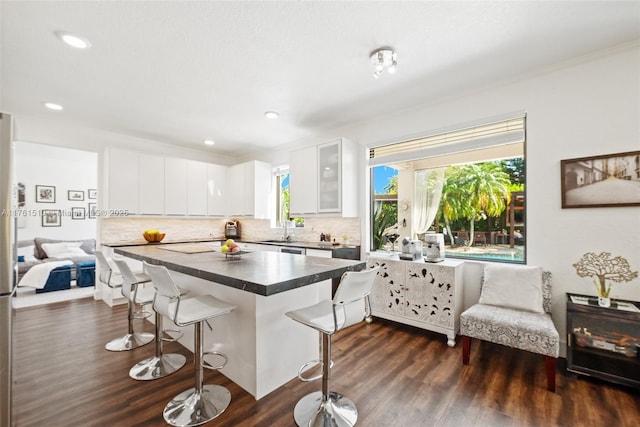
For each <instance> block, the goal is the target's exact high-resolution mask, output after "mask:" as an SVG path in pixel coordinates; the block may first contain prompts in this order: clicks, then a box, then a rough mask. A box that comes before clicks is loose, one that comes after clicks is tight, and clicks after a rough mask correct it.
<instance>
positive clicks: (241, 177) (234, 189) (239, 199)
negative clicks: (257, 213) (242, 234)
mask: <svg viewBox="0 0 640 427" xmlns="http://www.w3.org/2000/svg"><path fill="white" fill-rule="evenodd" d="M245 168H246V165H245V164H244V163H240V164H238V165H233V166H229V169H228V175H227V178H228V181H227V188H228V189H229V194H228V195H227V203H228V210H227V214H228V215H229V216H232V217H235V216H244V215H245V212H246V209H245V201H244V200H245V185H244V183H245V181H246V174H245Z"/></svg>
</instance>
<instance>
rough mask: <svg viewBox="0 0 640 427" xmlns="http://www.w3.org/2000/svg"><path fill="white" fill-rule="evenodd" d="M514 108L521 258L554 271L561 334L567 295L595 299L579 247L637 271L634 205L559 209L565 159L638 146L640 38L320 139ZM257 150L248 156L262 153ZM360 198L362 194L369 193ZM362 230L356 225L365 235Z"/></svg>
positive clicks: (386, 137) (474, 270)
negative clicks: (521, 186)
mask: <svg viewBox="0 0 640 427" xmlns="http://www.w3.org/2000/svg"><path fill="white" fill-rule="evenodd" d="M519 110H524V111H526V113H527V144H526V167H527V171H526V173H527V194H526V200H527V264H529V265H541V266H543V267H544V268H545V269H547V270H549V271H551V273H552V275H553V286H554V294H553V318H554V322H555V324H556V326H557V327H558V330H559V332H560V336H561V337H562V338H564V337H566V334H565V323H566V321H565V317H566V310H565V293H566V292H576V293H585V294H591V295H595V291H594V288H593V284H592V281H591V279H590V278H580V277H578V276H577V275H576V272H575V269H574V268H573V267H572V264H574V263H576V262H577V261H578V260H579V259H580V258H581V256H582V255H583V254H584V253H586V252H596V253H600V252H602V251H607V252H611V253H612V254H613V255H620V256H622V257H624V258H626V259H627V260H628V261H629V262H630V264H631V268H632V269H633V270H634V271H637V270H640V207H620V208H587V209H562V208H561V195H560V161H561V160H562V159H568V158H575V157H583V156H593V155H599V154H609V153H620V152H627V151H636V150H640V43H634V44H631V45H626V46H621V47H620V48H619V49H615V50H611V51H607V52H600V53H598V54H594V55H592V56H590V57H583V58H578V59H576V60H573V61H568V62H567V63H564V64H559V65H558V66H557V67H555V68H552V69H548V70H545V71H544V72H541V73H538V74H536V75H531V76H527V77H526V78H525V77H523V78H522V79H520V80H514V81H511V82H502V84H500V85H498V84H496V85H495V86H494V87H491V88H483V89H480V90H478V91H477V92H475V93H473V94H467V95H466V96H460V97H456V98H452V99H448V100H443V101H442V102H440V103H438V104H437V105H433V104H432V105H426V106H421V107H416V108H414V109H411V110H407V111H401V112H398V113H397V114H394V115H389V116H384V117H376V118H375V119H372V120H370V121H367V122H365V123H360V124H358V125H357V126H353V127H346V128H342V129H337V130H334V131H332V132H331V134H327V135H326V138H319V139H320V140H328V139H330V138H333V137H335V136H336V134H337V135H339V136H344V137H346V138H349V139H352V140H353V141H356V142H358V143H360V144H362V145H365V146H376V145H382V144H385V143H391V142H395V141H398V140H402V139H404V137H406V136H408V135H417V134H420V133H427V131H429V130H433V129H438V128H441V127H444V126H449V125H454V124H456V123H464V122H467V121H471V120H475V119H480V118H484V117H490V116H494V115H498V114H501V113H507V112H512V111H519ZM317 142H319V141H317V140H316V141H309V142H308V141H303V142H300V144H299V145H300V146H303V145H308V144H309V143H317ZM295 145H296V144H293V145H292V146H295ZM290 147H291V146H289V147H286V148H285V149H283V150H282V151H279V152H278V151H272V152H270V153H264V154H263V156H262V158H261V160H264V161H270V162H271V163H273V164H282V163H286V162H287V161H288V149H289V148H290ZM255 154H256V155H254V156H252V157H258V155H259V154H260V153H255ZM362 173H363V174H364V173H365V171H364V170H363V172H362ZM363 194H364V195H365V197H366V195H367V194H368V189H363ZM365 231H366V228H365V226H364V225H363V237H364V235H365V234H366V233H365ZM363 240H364V239H363ZM363 244H364V242H363ZM480 267H481V264H480V263H474V262H467V263H466V266H465V307H468V306H469V305H471V304H473V303H475V302H476V301H477V300H478V296H479V284H480V272H481V268H480ZM612 296H613V297H614V298H622V299H625V298H626V299H632V300H636V301H638V300H640V278H637V279H635V280H633V281H632V282H628V283H616V284H614V285H613V288H612Z"/></svg>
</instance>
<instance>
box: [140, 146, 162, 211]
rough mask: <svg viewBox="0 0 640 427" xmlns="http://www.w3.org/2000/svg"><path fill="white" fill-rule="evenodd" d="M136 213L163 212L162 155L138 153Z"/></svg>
mask: <svg viewBox="0 0 640 427" xmlns="http://www.w3.org/2000/svg"><path fill="white" fill-rule="evenodd" d="M138 170H139V173H138V206H139V208H138V213H140V215H162V214H164V157H162V156H155V155H153V154H143V153H140V154H139V162H138Z"/></svg>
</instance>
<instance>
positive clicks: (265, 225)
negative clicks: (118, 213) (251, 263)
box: [99, 217, 360, 245]
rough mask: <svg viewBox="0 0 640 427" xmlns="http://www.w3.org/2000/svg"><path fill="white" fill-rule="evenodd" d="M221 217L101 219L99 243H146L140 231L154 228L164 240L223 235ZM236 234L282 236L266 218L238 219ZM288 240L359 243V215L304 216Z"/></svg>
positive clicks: (264, 237) (263, 237)
mask: <svg viewBox="0 0 640 427" xmlns="http://www.w3.org/2000/svg"><path fill="white" fill-rule="evenodd" d="M226 221H227V220H226V219H222V218H153V217H149V218H102V219H101V220H100V227H99V228H100V242H101V243H105V244H125V243H146V241H145V240H144V238H143V237H142V232H143V231H144V230H146V229H149V228H156V229H158V230H160V231H161V232H162V233H166V236H165V238H164V240H163V242H164V243H170V242H177V241H185V240H209V239H222V238H224V225H225V223H226ZM238 221H239V223H240V236H241V239H242V240H245V241H260V240H274V239H280V238H282V235H283V232H284V229H283V228H272V227H271V221H270V220H261V219H239V220H238ZM287 231H288V234H289V235H291V236H292V240H298V241H304V242H318V241H320V235H321V234H323V233H324V234H330V235H331V239H332V240H333V239H335V241H336V242H340V243H342V238H343V236H344V235H346V236H347V238H348V240H349V243H350V244H352V245H353V244H356V245H357V244H360V218H340V217H322V218H306V219H305V225H304V227H290V228H288V229H287Z"/></svg>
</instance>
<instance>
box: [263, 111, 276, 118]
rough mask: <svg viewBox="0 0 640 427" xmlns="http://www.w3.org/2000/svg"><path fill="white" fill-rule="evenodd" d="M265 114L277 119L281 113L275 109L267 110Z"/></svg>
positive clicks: (267, 116)
mask: <svg viewBox="0 0 640 427" xmlns="http://www.w3.org/2000/svg"><path fill="white" fill-rule="evenodd" d="M264 116H265V117H266V118H267V119H277V118H278V116H279V114H278V113H277V112H275V111H267V112H266V113H264Z"/></svg>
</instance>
